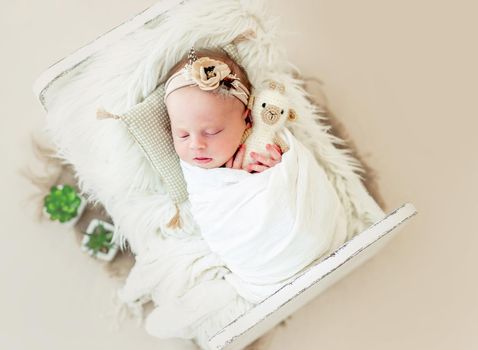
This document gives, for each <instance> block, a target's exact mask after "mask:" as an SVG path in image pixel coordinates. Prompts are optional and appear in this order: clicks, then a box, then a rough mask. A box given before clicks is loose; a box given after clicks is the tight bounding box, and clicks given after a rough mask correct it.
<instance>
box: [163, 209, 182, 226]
mask: <svg viewBox="0 0 478 350" xmlns="http://www.w3.org/2000/svg"><path fill="white" fill-rule="evenodd" d="M175 206H176V214H174V216H173V217H172V218H171V220H169V222H168V224H167V225H166V227H167V228H171V229H178V228H181V216H180V215H179V207H178V205H177V204H175Z"/></svg>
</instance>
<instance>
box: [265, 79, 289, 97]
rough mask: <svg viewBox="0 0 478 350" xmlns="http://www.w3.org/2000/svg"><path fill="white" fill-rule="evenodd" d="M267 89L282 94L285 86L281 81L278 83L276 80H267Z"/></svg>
mask: <svg viewBox="0 0 478 350" xmlns="http://www.w3.org/2000/svg"><path fill="white" fill-rule="evenodd" d="M269 89H271V90H276V91H278V92H279V93H281V94H284V92H285V86H284V85H283V84H281V83H278V82H277V81H274V80H270V81H269Z"/></svg>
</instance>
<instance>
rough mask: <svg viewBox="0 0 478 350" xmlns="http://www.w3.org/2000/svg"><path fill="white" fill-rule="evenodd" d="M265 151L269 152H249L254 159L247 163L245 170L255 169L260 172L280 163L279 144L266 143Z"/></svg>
mask: <svg viewBox="0 0 478 350" xmlns="http://www.w3.org/2000/svg"><path fill="white" fill-rule="evenodd" d="M266 151H267V152H268V153H269V154H268V155H266V156H265V155H262V154H259V153H256V152H251V157H252V159H254V160H255V162H254V163H251V164H249V165H248V166H247V169H245V170H247V171H248V172H252V171H255V172H257V173H260V172H262V171H264V170H266V169H268V168H272V167H273V166H274V165H276V164H278V163H280V161H281V160H282V152H281V149H280V147H279V146H277V145H270V144H267V145H266Z"/></svg>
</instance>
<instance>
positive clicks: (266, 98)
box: [251, 89, 289, 130]
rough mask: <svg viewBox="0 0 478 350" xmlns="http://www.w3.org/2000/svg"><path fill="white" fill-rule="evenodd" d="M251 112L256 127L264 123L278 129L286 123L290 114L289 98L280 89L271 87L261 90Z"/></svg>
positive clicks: (265, 125)
mask: <svg viewBox="0 0 478 350" xmlns="http://www.w3.org/2000/svg"><path fill="white" fill-rule="evenodd" d="M251 114H252V119H253V120H252V123H253V124H254V126H255V127H256V126H259V125H262V126H263V127H268V128H271V127H272V128H273V129H274V130H278V129H280V128H281V127H282V126H283V125H284V124H285V122H286V120H287V117H288V115H289V109H288V107H287V100H286V98H285V97H284V95H282V94H281V93H279V92H278V91H275V90H270V89H267V90H264V91H261V92H260V93H259V94H258V95H257V96H256V97H255V100H254V106H253V108H252V113H251Z"/></svg>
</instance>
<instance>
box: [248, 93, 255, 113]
mask: <svg viewBox="0 0 478 350" xmlns="http://www.w3.org/2000/svg"><path fill="white" fill-rule="evenodd" d="M255 99H256V97H255V96H254V95H251V96H249V101H248V102H247V109H249V110H251V111H252V106H253V105H254V100H255Z"/></svg>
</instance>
